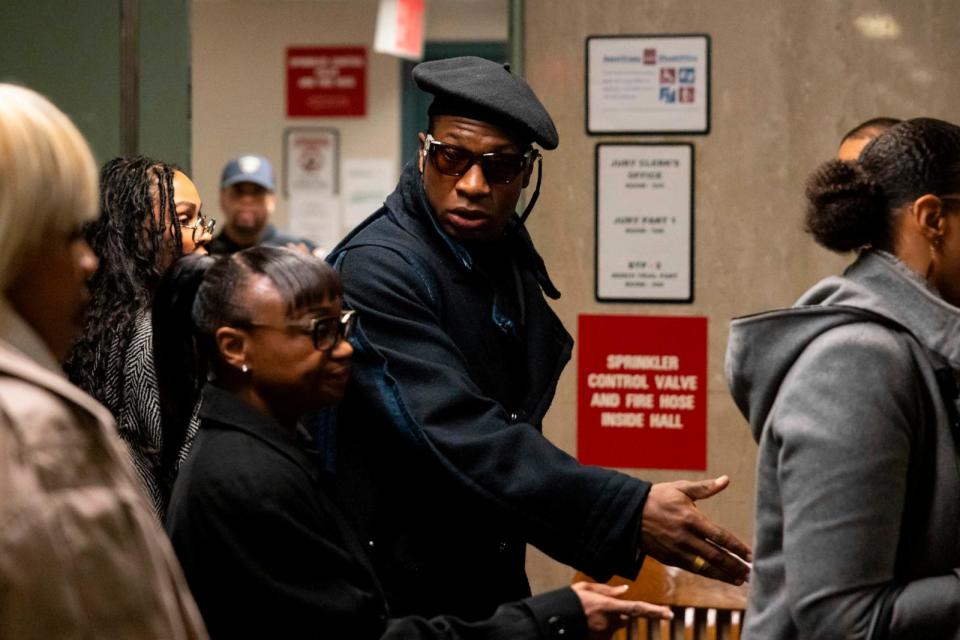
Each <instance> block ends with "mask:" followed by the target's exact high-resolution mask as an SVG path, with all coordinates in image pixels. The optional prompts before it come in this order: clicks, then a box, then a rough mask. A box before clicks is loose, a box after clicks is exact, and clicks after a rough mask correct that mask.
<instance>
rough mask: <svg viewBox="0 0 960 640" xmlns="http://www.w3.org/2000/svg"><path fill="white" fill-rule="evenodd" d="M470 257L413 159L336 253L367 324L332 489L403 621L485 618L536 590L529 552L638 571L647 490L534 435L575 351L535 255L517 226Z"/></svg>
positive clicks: (349, 295)
mask: <svg viewBox="0 0 960 640" xmlns="http://www.w3.org/2000/svg"><path fill="white" fill-rule="evenodd" d="M514 222H515V220H514ZM477 249H478V248H476V247H475V248H472V249H470V250H468V249H467V248H466V247H464V246H462V245H460V244H458V243H456V242H455V241H453V240H452V239H451V238H449V237H448V236H446V235H445V234H444V233H443V231H442V230H441V229H440V227H439V225H438V224H437V222H436V220H435V218H434V215H433V214H432V212H431V210H430V208H429V205H428V204H427V202H426V196H425V194H424V191H423V187H422V183H421V179H420V174H419V172H418V170H417V168H416V165H415V164H411V165H408V166H407V168H406V169H405V170H404V175H403V177H402V178H401V182H400V184H399V185H398V187H397V190H396V191H395V192H394V193H393V194H392V195H391V196H390V197H389V198H388V199H387V202H386V205H385V206H384V207H383V208H381V209H380V210H379V211H377V212H376V213H374V214H373V215H372V216H371V217H370V218H369V219H367V221H366V222H365V223H363V224H362V225H361V226H360V227H358V228H357V229H356V230H355V231H354V232H353V233H351V235H349V236H348V237H347V238H346V239H345V240H344V241H343V242H342V243H341V244H340V245H339V246H338V247H337V248H336V249H334V251H333V252H332V253H331V255H330V257H329V258H328V259H329V260H330V261H331V262H332V263H333V264H334V265H335V266H336V267H337V268H338V269H339V271H340V273H341V276H342V278H343V284H344V290H345V299H346V302H347V306H349V307H351V308H353V309H356V310H358V313H359V318H360V320H359V325H358V327H359V328H358V331H357V332H356V334H355V336H356V340H355V349H356V352H355V355H354V379H353V381H352V383H351V385H350V388H349V389H348V392H347V397H346V399H345V401H344V402H343V403H342V405H341V410H340V413H339V416H338V418H337V431H336V468H337V486H338V491H339V492H340V494H341V496H342V498H343V503H344V504H345V505H348V507H347V508H348V509H349V510H350V514H351V515H352V516H353V517H354V518H355V519H356V522H357V525H358V526H359V527H360V531H361V532H362V534H363V536H364V540H365V542H366V544H367V545H368V546H369V548H370V549H371V550H372V554H371V557H372V559H373V562H374V566H375V568H376V570H377V574H378V576H379V577H380V579H381V581H382V583H383V584H384V587H385V590H386V595H387V600H388V602H389V603H390V605H391V607H392V608H393V609H394V610H396V611H397V612H403V613H404V614H418V615H434V614H436V613H439V612H452V613H456V614H457V615H460V616H463V617H466V618H469V619H480V618H483V617H485V616H488V615H490V613H491V612H492V611H493V610H494V609H495V608H496V606H497V605H498V604H500V603H502V602H506V601H509V600H516V599H519V598H522V597H525V596H527V595H529V593H530V591H529V586H528V583H527V579H526V574H525V572H524V556H525V551H526V547H525V545H526V543H527V542H530V543H532V544H535V545H536V546H538V547H539V548H540V549H542V550H543V551H545V552H546V553H548V554H550V555H551V556H553V557H554V558H556V559H557V560H559V561H561V562H564V563H567V564H570V565H573V566H574V567H576V568H578V569H580V570H582V571H584V572H586V573H588V574H590V575H593V576H594V577H596V578H598V579H606V578H608V577H609V576H611V575H612V574H614V573H619V574H621V575H624V576H629V577H634V576H635V575H636V573H637V571H638V570H639V566H640V562H641V561H642V558H641V556H640V555H639V553H638V551H637V546H638V544H637V541H638V537H639V525H640V515H641V512H642V509H643V504H644V501H645V500H646V496H647V492H648V491H649V484H648V483H645V482H642V481H639V480H635V479H633V478H630V477H629V476H626V475H624V474H620V473H616V472H613V471H610V470H606V469H602V468H599V467H587V466H583V465H580V464H579V463H578V462H577V461H576V460H575V459H573V458H571V457H570V456H569V455H567V454H566V453H564V452H563V451H561V450H560V449H558V448H557V447H555V446H554V445H553V444H551V443H550V442H549V441H548V440H547V439H546V438H544V437H543V435H542V434H541V433H540V431H541V421H542V419H543V416H544V414H545V413H546V411H547V409H548V407H549V406H550V403H551V401H552V399H553V395H554V392H555V389H556V384H557V379H558V378H559V376H560V373H561V371H562V370H563V368H564V366H565V365H566V363H567V361H568V360H569V357H570V352H571V349H572V344H573V341H572V340H571V338H570V336H569V334H568V333H567V331H566V330H565V329H564V327H563V325H562V324H561V323H560V321H559V319H558V318H557V317H556V315H555V314H554V313H553V311H552V310H551V309H550V307H549V305H548V304H547V302H546V300H545V299H544V295H543V294H544V292H545V293H546V294H547V295H549V296H551V297H554V298H556V297H558V296H559V295H560V294H559V293H558V292H557V290H556V289H555V288H554V286H553V283H552V282H550V279H549V277H548V276H547V273H546V270H545V268H544V265H543V261H542V259H541V258H540V256H539V255H538V254H537V253H536V251H535V250H534V248H533V245H532V243H531V241H530V237H529V235H528V234H527V232H526V230H525V229H524V228H523V227H522V226H519V225H514V226H513V227H512V231H511V232H510V233H509V234H508V235H507V236H505V238H504V239H503V240H502V241H498V242H496V243H493V244H492V245H489V246H487V247H484V248H482V250H477ZM453 583H455V584H457V585H458V588H457V589H450V588H449V586H448V585H450V584H453Z"/></svg>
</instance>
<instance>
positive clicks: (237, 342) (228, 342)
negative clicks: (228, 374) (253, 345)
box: [213, 327, 251, 369]
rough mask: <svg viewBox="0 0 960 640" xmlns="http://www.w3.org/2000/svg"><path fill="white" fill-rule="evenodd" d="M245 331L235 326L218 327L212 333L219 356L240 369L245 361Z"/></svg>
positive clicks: (247, 363) (246, 362)
mask: <svg viewBox="0 0 960 640" xmlns="http://www.w3.org/2000/svg"><path fill="white" fill-rule="evenodd" d="M247 337H248V335H247V333H246V332H245V331H244V330H243V329H237V328H235V327H220V328H219V329H217V330H216V332H215V333H214V334H213V339H214V341H215V342H216V343H217V351H219V352H220V357H221V358H222V359H223V361H224V362H225V363H226V364H227V365H228V366H230V367H234V368H235V369H240V368H241V367H242V366H243V365H245V364H246V365H250V364H251V363H249V362H248V361H247V359H248V354H247Z"/></svg>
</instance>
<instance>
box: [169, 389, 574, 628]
mask: <svg viewBox="0 0 960 640" xmlns="http://www.w3.org/2000/svg"><path fill="white" fill-rule="evenodd" d="M203 398H204V402H203V407H202V409H201V413H200V415H201V420H202V421H201V426H200V433H199V434H198V436H197V438H196V441H195V443H194V445H193V450H192V451H191V453H190V456H189V457H188V459H187V461H186V462H185V463H184V465H183V467H182V469H181V471H180V474H179V476H178V477H177V481H176V484H175V485H174V491H173V496H172V498H171V501H170V508H169V511H168V512H167V523H166V526H167V531H168V532H169V534H170V538H171V540H172V541H173V545H174V549H175V550H176V552H177V556H178V557H179V559H180V562H181V564H182V566H183V570H184V573H185V574H186V577H187V581H188V583H189V585H190V589H191V591H192V592H193V595H194V597H195V598H196V601H197V604H198V605H199V607H200V611H201V613H202V614H203V618H204V621H205V623H206V625H207V628H208V630H209V632H210V636H211V638H213V639H214V640H217V639H218V638H224V639H230V640H233V639H235V638H284V639H285V640H286V639H296V638H331V639H336V640H340V639H342V638H357V639H360V640H365V639H367V638H371V639H372V638H390V639H401V638H402V639H404V640H406V639H411V640H415V639H418V638H423V639H427V638H433V639H440V638H442V639H445V640H455V639H457V638H463V639H465V640H467V639H478V640H479V639H484V640H493V639H501V638H502V639H507V638H510V639H513V638H529V639H531V640H533V639H539V638H558V639H560V638H569V637H574V638H579V637H582V636H583V635H585V623H584V618H583V613H582V610H581V608H580V603H579V600H578V599H577V597H576V595H574V594H573V592H572V591H571V590H570V589H562V590H559V591H555V592H552V593H549V594H545V595H544V596H540V597H538V598H531V599H529V600H527V601H525V602H521V603H514V604H511V605H506V606H504V607H501V608H500V609H499V610H498V611H497V613H496V615H495V616H494V617H493V618H491V619H490V620H487V621H484V622H481V623H466V622H463V621H461V620H457V619H455V618H435V619H432V620H427V619H425V618H416V617H407V618H402V619H393V620H390V619H388V616H389V614H388V610H387V605H386V603H385V602H384V599H383V594H382V591H381V589H380V586H379V585H378V583H377V580H376V578H375V577H374V575H373V573H372V571H371V568H370V565H369V564H368V561H367V559H366V558H365V556H364V551H363V549H362V548H361V546H360V542H359V540H358V539H357V537H356V535H355V534H354V533H353V531H352V530H351V528H350V526H349V525H348V524H347V523H346V522H345V521H344V518H343V517H342V515H341V513H340V511H339V509H338V508H337V507H336V505H335V504H334V503H333V501H332V500H331V499H330V497H329V496H328V490H329V488H330V485H329V483H328V478H326V477H325V476H324V474H323V472H321V471H320V469H319V465H318V463H317V460H316V456H315V455H313V454H311V452H310V451H309V450H308V449H306V448H305V446H304V441H303V439H298V438H297V437H295V436H294V435H293V434H290V433H287V432H285V431H284V430H283V429H282V428H281V427H280V426H279V425H277V424H276V423H275V422H274V421H273V420H272V419H270V418H269V417H267V416H265V415H263V414H261V413H259V412H258V411H256V410H255V409H253V408H252V407H250V406H249V405H246V404H245V403H244V402H243V400H241V399H240V398H239V397H237V396H235V395H233V394H231V393H229V392H227V391H224V390H222V389H219V388H217V387H213V386H207V387H206V389H205V390H204V396H203ZM447 587H448V588H450V589H454V590H456V588H457V585H450V584H448V585H447Z"/></svg>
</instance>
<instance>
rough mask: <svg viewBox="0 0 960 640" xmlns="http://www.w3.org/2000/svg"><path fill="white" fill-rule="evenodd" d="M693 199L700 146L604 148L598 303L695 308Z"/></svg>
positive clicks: (599, 171)
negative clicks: (684, 304) (695, 159)
mask: <svg viewBox="0 0 960 640" xmlns="http://www.w3.org/2000/svg"><path fill="white" fill-rule="evenodd" d="M692 198H693V146H692V145H690V144H599V145H597V299H598V300H611V301H616V300H622V301H637V300H644V301H659V300H663V301H677V302H689V301H691V300H692V296H693V253H692V252H693V199H692Z"/></svg>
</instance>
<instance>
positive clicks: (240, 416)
mask: <svg viewBox="0 0 960 640" xmlns="http://www.w3.org/2000/svg"><path fill="white" fill-rule="evenodd" d="M202 397H203V403H202V404H201V406H200V411H199V417H200V420H201V422H200V428H201V429H228V430H235V431H241V432H243V433H246V434H247V435H249V436H252V437H254V438H256V439H258V440H260V441H262V442H264V443H266V444H267V445H269V446H271V447H272V448H273V449H275V450H277V451H278V452H280V453H281V454H283V455H285V456H286V457H288V458H290V459H291V460H292V461H293V462H295V463H297V465H299V466H300V467H302V468H303V470H304V471H306V472H307V473H308V474H309V475H310V477H312V478H314V479H316V480H319V479H320V477H321V472H320V468H319V466H318V461H317V456H316V451H313V450H312V448H313V442H312V441H311V439H310V436H309V435H308V434H307V432H306V431H305V430H303V429H302V428H301V427H299V426H298V427H297V429H298V430H297V433H296V435H294V434H291V433H290V432H289V431H287V430H286V429H284V428H283V427H282V426H280V425H279V424H278V423H277V422H276V420H274V419H273V418H271V417H270V416H268V415H267V414H265V413H262V412H261V411H259V410H258V409H256V408H254V407H252V406H250V405H249V404H247V403H246V401H244V400H243V399H242V398H241V397H240V396H238V395H237V394H235V393H233V392H231V391H227V390H226V389H223V388H222V387H218V386H216V385H213V384H207V385H206V386H205V387H204V389H203V396H202Z"/></svg>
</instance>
